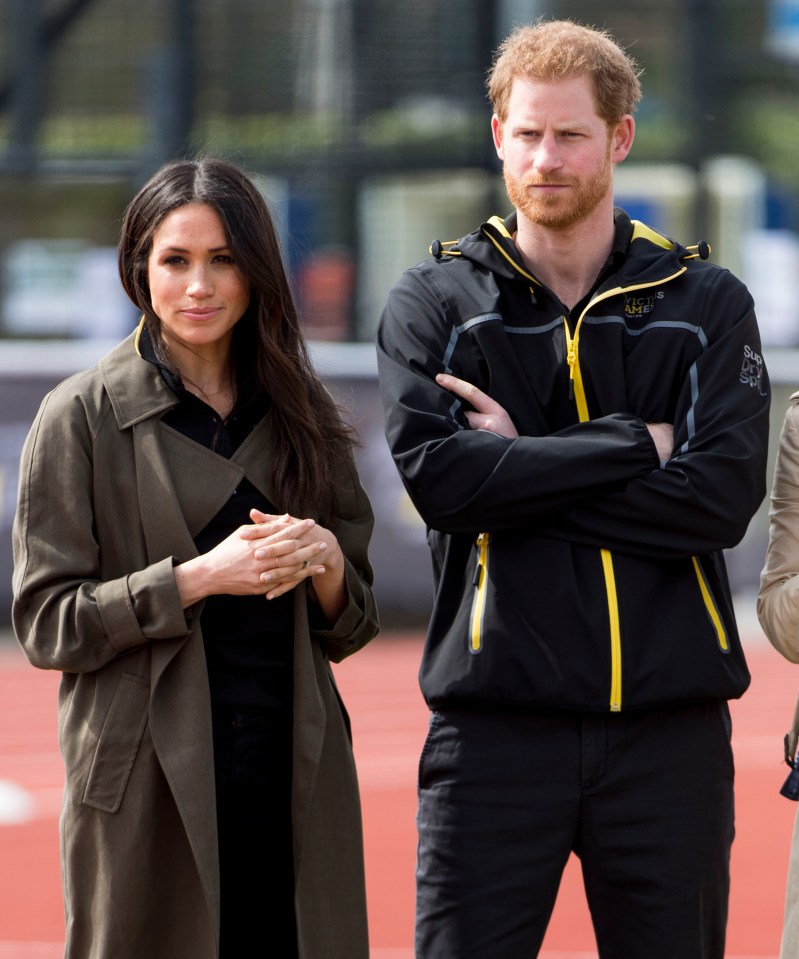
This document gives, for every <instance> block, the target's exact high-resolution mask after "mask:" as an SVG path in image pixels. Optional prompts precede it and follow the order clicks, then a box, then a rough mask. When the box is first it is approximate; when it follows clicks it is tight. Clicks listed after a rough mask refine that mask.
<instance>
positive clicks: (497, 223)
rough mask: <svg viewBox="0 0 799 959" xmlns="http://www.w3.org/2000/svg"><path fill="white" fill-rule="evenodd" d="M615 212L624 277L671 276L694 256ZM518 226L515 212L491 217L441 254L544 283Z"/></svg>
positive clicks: (617, 256)
mask: <svg viewBox="0 0 799 959" xmlns="http://www.w3.org/2000/svg"><path fill="white" fill-rule="evenodd" d="M613 215H614V223H615V232H614V239H613V248H612V251H611V260H612V261H613V262H614V265H615V266H616V267H617V268H619V269H620V277H625V276H632V277H635V278H636V279H638V278H640V277H641V275H642V274H644V275H646V277H647V278H650V279H654V278H655V277H657V276H658V275H662V276H670V275H672V274H673V273H674V272H675V270H678V269H679V268H680V261H681V260H683V259H692V258H694V254H693V253H691V252H689V251H687V250H686V248H685V247H683V246H681V245H680V244H679V243H675V242H674V241H673V240H671V239H669V238H668V237H666V236H663V235H662V234H660V233H658V232H657V231H656V230H653V229H652V228H651V227H648V226H646V224H644V223H641V222H639V221H638V220H631V219H630V218H629V216H628V215H627V213H625V211H624V210H622V209H621V208H620V207H616V209H614V211H613ZM515 229H516V214H515V212H514V213H512V214H511V215H510V216H509V217H507V219H505V220H502V219H501V218H500V217H497V216H495V217H491V219H490V220H488V221H487V222H486V223H484V224H483V225H482V226H481V227H480V228H479V229H478V230H475V231H474V232H473V233H470V234H468V236H465V237H463V238H462V239H461V240H458V241H457V243H452V244H442V245H440V246H439V249H440V253H439V257H438V258H442V257H443V258H446V257H448V256H455V257H457V256H460V257H463V258H464V259H467V260H471V261H472V262H474V263H477V264H478V265H480V266H482V267H484V268H485V269H488V270H489V271H490V272H491V273H494V274H495V275H497V276H502V277H505V278H506V279H511V280H522V281H525V282H527V283H528V284H529V283H532V284H535V285H540V281H539V280H538V279H537V278H536V277H535V276H534V275H533V274H531V273H530V272H529V271H528V270H527V268H526V267H525V265H524V264H523V263H522V260H521V257H520V256H519V251H518V249H517V248H516V244H515V243H514V241H513V233H514V231H515Z"/></svg>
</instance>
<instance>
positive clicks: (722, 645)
mask: <svg viewBox="0 0 799 959" xmlns="http://www.w3.org/2000/svg"><path fill="white" fill-rule="evenodd" d="M691 561H692V562H693V564H694V572H695V573H696V578H697V579H698V580H699V589H700V591H701V593H702V599H703V601H704V603H705V609H707V613H708V616H710V621H711V622H712V623H713V628H714V629H715V630H716V639H717V640H718V644H719V649H720V650H721V651H722V652H723V653H728V652H729V651H730V641H729V639H727V631H726V630H725V629H724V623H722V621H721V616H720V615H719V611H718V609H717V608H716V604H715V602H714V601H713V595H712V593H711V592H710V587H709V586H708V584H707V580H706V579H705V574H704V572H703V571H702V567H701V566H700V565H699V560H698V559H697V557H696V556H692V557H691Z"/></svg>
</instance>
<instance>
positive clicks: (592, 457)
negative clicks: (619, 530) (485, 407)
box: [377, 268, 658, 533]
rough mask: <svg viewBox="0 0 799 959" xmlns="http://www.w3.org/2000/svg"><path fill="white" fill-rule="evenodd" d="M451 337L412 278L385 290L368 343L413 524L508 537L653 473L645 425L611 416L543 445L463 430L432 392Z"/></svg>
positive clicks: (447, 399) (445, 396) (539, 440)
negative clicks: (415, 515) (416, 517)
mask: <svg viewBox="0 0 799 959" xmlns="http://www.w3.org/2000/svg"><path fill="white" fill-rule="evenodd" d="M454 332H455V326H454V321H453V319H452V318H451V317H450V316H449V315H448V314H447V310H446V307H445V305H444V304H442V302H441V298H440V297H439V296H437V295H436V294H435V292H434V291H433V290H432V288H431V287H430V285H429V284H428V283H426V282H425V281H424V280H423V279H422V276H421V274H420V271H419V270H418V268H417V270H411V271H409V272H408V273H406V274H405V275H404V276H403V277H402V278H401V279H400V281H399V283H398V284H397V286H395V288H394V289H393V290H392V292H391V294H390V296H389V299H388V303H387V305H386V308H385V310H384V312H383V316H382V318H381V321H380V327H379V330H378V335H377V357H378V368H379V373H380V389H381V393H382V397H383V407H384V413H385V421H386V437H387V440H388V445H389V447H390V449H391V453H392V455H393V457H394V462H395V463H396V465H397V468H398V470H399V473H400V476H401V477H402V480H403V483H404V484H405V487H406V489H407V491H408V494H409V496H410V498H411V500H412V501H413V503H414V505H415V506H416V508H417V510H418V511H419V514H420V515H421V517H422V518H423V519H424V521H425V522H426V523H427V525H428V526H430V527H432V528H434V529H438V530H442V531H444V532H450V533H456V532H471V531H475V530H487V531H492V530H497V529H513V528H516V527H518V526H520V525H525V524H534V523H539V522H541V521H545V520H547V519H548V518H549V517H550V516H551V514H552V512H553V511H560V510H563V509H565V508H566V507H569V506H572V505H573V504H575V503H578V502H580V501H582V500H583V499H585V498H588V497H593V496H596V495H597V490H598V489H599V490H601V489H603V488H609V487H612V486H614V485H616V484H624V483H626V482H627V481H629V480H631V479H633V478H634V477H636V476H641V475H644V474H646V473H648V472H650V471H651V470H654V469H656V468H657V465H658V460H657V452H656V449H655V445H654V443H653V441H652V439H651V437H650V435H649V432H648V430H647V429H646V425H645V424H644V422H643V421H642V420H641V419H640V418H638V417H636V416H631V415H629V414H627V413H614V414H612V415H610V416H603V417H600V418H598V419H596V420H592V421H590V422H587V423H580V424H577V425H574V426H571V427H569V428H567V429H564V430H562V431H560V432H557V433H552V434H550V435H546V436H520V437H518V438H516V439H512V440H511V439H506V438H504V437H501V436H497V435H495V434H493V433H490V432H487V431H483V430H476V431H475V430H470V429H468V428H466V427H465V422H464V421H463V420H461V419H459V418H458V416H459V414H458V412H457V410H458V408H459V404H456V403H454V402H453V396H452V394H451V393H449V392H448V391H447V390H444V389H442V388H441V387H440V386H438V384H437V383H436V382H435V375H436V374H437V373H440V372H443V371H444V370H445V369H446V366H447V361H446V356H447V351H448V345H449V342H450V339H451V337H452V336H453V334H454Z"/></svg>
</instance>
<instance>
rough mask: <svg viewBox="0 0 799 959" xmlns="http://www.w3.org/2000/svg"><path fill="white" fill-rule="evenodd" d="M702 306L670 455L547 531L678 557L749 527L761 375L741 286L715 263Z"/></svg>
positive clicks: (762, 432) (763, 445)
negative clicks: (698, 340) (705, 313)
mask: <svg viewBox="0 0 799 959" xmlns="http://www.w3.org/2000/svg"><path fill="white" fill-rule="evenodd" d="M706 303H708V308H707V309H708V310H711V309H712V316H711V317H710V318H709V320H708V321H707V322H705V323H703V324H702V329H703V330H705V331H707V332H706V334H705V335H706V338H707V343H706V346H705V348H704V350H703V352H702V353H701V354H700V356H699V358H698V359H697V360H696V361H695V363H694V364H693V365H692V366H691V367H690V369H689V370H688V372H687V374H686V376H685V380H684V382H683V383H682V384H680V385H679V399H678V403H677V408H676V414H675V422H674V424H673V425H674V453H673V455H672V457H671V458H670V459H669V460H668V461H667V462H666V463H665V464H664V465H663V466H662V468H661V469H659V470H655V471H653V472H651V473H647V474H646V475H644V476H640V477H637V478H635V479H634V480H632V481H631V482H630V483H629V484H627V486H626V487H625V488H624V489H623V490H619V491H615V490H614V491H610V492H605V493H601V494H600V495H598V496H596V497H595V498H593V499H592V500H591V501H590V502H586V503H580V504H578V505H577V506H575V507H574V508H573V509H572V510H570V511H568V512H567V513H566V514H565V515H563V516H561V517H559V518H558V522H557V523H556V524H553V526H552V527H551V530H550V531H551V532H552V534H553V535H555V536H558V537H562V538H565V539H568V540H571V541H573V542H579V543H583V544H587V545H593V546H599V547H606V548H608V549H611V550H612V549H617V550H619V551H621V552H629V553H632V554H634V555H641V556H647V557H651V558H655V559H669V558H674V559H678V558H684V557H687V556H693V555H697V554H702V553H709V552H713V551H716V550H719V549H726V548H729V547H732V546H734V545H735V544H736V543H737V542H739V541H740V539H741V537H742V536H743V535H744V533H745V532H746V528H747V525H748V523H749V520H750V519H751V518H752V516H753V514H754V512H755V511H756V509H757V507H758V506H759V505H760V503H761V501H762V499H763V496H764V495H765V491H766V488H765V475H766V459H767V453H768V422H769V403H770V390H769V385H768V376H767V373H766V370H765V365H764V363H763V359H762V353H761V347H760V335H759V332H758V329H757V322H756V319H755V314H754V307H753V303H752V298H751V296H750V295H749V293H748V291H747V290H746V287H744V286H743V284H742V283H740V282H739V281H738V280H736V279H735V278H734V277H733V276H732V275H731V274H730V273H728V272H727V271H724V270H719V271H718V272H717V273H716V276H715V278H714V280H713V282H712V284H711V285H710V286H709V290H708V293H707V298H706ZM699 312H700V315H702V312H701V309H700V311H699ZM714 331H715V334H714Z"/></svg>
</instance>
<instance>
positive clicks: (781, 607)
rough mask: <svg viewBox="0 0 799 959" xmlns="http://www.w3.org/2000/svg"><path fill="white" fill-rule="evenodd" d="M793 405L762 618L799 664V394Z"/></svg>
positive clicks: (777, 486)
mask: <svg viewBox="0 0 799 959" xmlns="http://www.w3.org/2000/svg"><path fill="white" fill-rule="evenodd" d="M791 401H792V402H791V406H790V407H789V408H788V412H787V413H786V415H785V422H784V424H783V427H782V433H781V435H780V443H779V447H778V450H777V461H776V463H775V466H774V487H773V489H772V492H771V507H770V509H769V543H768V551H767V553H766V565H765V566H764V568H763V572H762V573H761V576H760V593H759V595H758V598H757V615H758V618H759V619H760V625H761V626H762V627H763V632H764V633H765V634H766V636H768V638H769V640H770V642H771V644H772V645H773V646H774V647H775V648H776V649H778V650H779V651H780V652H781V653H782V655H783V656H785V658H786V659H789V660H790V661H791V662H792V663H799V393H795V394H794V395H793V396H792V397H791Z"/></svg>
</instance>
